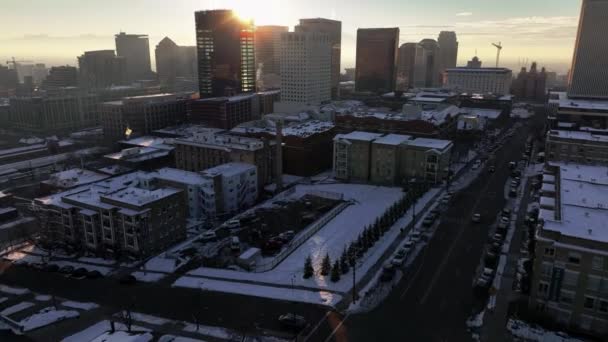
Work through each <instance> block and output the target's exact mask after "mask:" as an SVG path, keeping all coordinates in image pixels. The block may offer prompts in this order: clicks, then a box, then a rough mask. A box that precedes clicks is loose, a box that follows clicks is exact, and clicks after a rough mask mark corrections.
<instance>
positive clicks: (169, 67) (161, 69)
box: [154, 37, 197, 87]
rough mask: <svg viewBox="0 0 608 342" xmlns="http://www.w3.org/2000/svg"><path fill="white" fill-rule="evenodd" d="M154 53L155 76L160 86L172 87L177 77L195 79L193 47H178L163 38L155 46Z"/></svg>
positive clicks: (195, 68)
mask: <svg viewBox="0 0 608 342" xmlns="http://www.w3.org/2000/svg"><path fill="white" fill-rule="evenodd" d="M154 53H155V56H156V74H157V75H158V79H159V81H160V83H161V85H163V86H169V87H174V86H175V83H176V81H177V78H179V77H183V78H187V79H196V72H197V66H196V64H197V62H196V47H195V46H179V45H177V44H175V42H173V41H172V40H171V39H169V37H165V38H163V40H161V41H160V42H159V43H158V45H156V49H155V50H154Z"/></svg>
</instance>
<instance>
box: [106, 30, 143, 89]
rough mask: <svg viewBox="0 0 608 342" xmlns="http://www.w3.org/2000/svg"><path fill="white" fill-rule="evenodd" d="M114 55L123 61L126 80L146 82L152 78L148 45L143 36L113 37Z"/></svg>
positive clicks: (122, 34) (118, 35)
mask: <svg viewBox="0 0 608 342" xmlns="http://www.w3.org/2000/svg"><path fill="white" fill-rule="evenodd" d="M114 41H115V42H116V55H118V57H123V58H124V59H125V64H126V71H127V80H129V82H133V81H137V80H147V79H150V78H151V77H152V68H151V64H150V43H149V42H148V36H147V35H145V34H126V33H124V32H120V33H119V34H117V35H115V36H114Z"/></svg>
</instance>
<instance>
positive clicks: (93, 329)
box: [62, 320, 150, 342]
mask: <svg viewBox="0 0 608 342" xmlns="http://www.w3.org/2000/svg"><path fill="white" fill-rule="evenodd" d="M110 328H111V326H110V321H108V320H104V321H100V322H97V323H95V324H93V325H91V326H90V327H88V328H86V329H85V330H82V331H80V332H77V333H76V334H73V335H71V336H68V337H66V338H64V339H63V340H62V342H90V341H93V340H95V339H96V338H97V337H99V336H101V335H103V334H104V333H105V332H108V331H110ZM114 328H115V329H116V330H123V331H126V330H127V327H126V326H125V325H124V324H122V323H119V322H115V323H114ZM131 330H135V331H150V329H147V328H143V327H138V326H135V325H134V326H132V327H131Z"/></svg>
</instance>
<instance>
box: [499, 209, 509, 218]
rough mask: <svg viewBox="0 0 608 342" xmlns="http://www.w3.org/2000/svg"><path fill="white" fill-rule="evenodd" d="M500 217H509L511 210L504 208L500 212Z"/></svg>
mask: <svg viewBox="0 0 608 342" xmlns="http://www.w3.org/2000/svg"><path fill="white" fill-rule="evenodd" d="M500 216H502V217H509V218H510V217H511V209H509V208H504V209H503V210H502V211H501V212H500Z"/></svg>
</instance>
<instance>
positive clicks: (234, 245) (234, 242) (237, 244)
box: [230, 236, 241, 251]
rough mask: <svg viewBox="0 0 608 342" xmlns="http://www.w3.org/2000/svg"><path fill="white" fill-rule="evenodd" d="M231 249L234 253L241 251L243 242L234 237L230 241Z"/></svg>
mask: <svg viewBox="0 0 608 342" xmlns="http://www.w3.org/2000/svg"><path fill="white" fill-rule="evenodd" d="M230 249H231V250H233V251H240V250H241V241H240V240H239V238H238V236H233V237H232V239H231V240H230Z"/></svg>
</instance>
